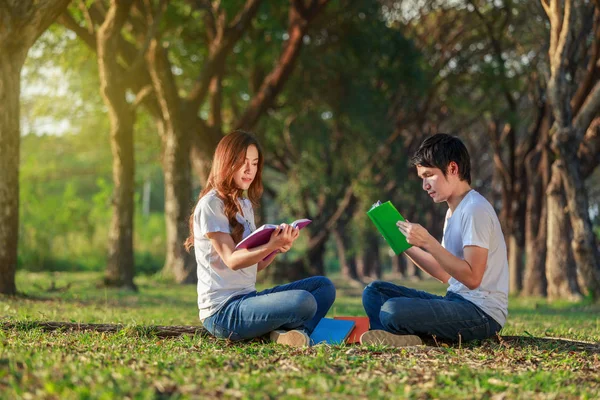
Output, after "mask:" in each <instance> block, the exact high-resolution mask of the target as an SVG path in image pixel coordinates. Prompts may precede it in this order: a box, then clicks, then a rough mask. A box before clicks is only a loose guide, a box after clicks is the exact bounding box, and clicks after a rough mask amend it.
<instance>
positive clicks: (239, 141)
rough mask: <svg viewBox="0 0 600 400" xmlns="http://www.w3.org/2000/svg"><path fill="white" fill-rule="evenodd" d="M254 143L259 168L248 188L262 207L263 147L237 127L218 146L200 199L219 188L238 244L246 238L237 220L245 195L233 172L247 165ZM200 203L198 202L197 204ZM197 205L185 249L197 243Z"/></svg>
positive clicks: (191, 219)
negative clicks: (249, 149)
mask: <svg viewBox="0 0 600 400" xmlns="http://www.w3.org/2000/svg"><path fill="white" fill-rule="evenodd" d="M251 145H254V146H256V148H257V149H258V166H257V167H258V168H257V170H256V176H255V178H254V180H253V181H252V183H251V184H250V187H249V188H248V198H249V199H250V201H251V202H252V205H253V206H255V207H256V206H258V201H259V199H260V196H261V195H262V192H263V184H262V169H263V162H264V160H263V155H262V150H261V148H260V146H259V144H258V141H257V140H256V138H255V137H254V135H252V134H250V133H248V132H244V131H241V130H236V131H234V132H231V133H230V134H228V135H226V136H225V137H223V139H221V141H220V142H219V144H218V145H217V149H216V150H215V155H214V157H213V163H212V167H211V169H210V174H209V175H208V181H207V182H206V186H205V187H204V190H202V192H201V193H200V196H198V201H200V199H201V198H202V197H203V196H204V195H205V194H207V193H208V192H210V191H211V190H212V189H215V190H216V191H217V195H218V196H219V198H221V200H223V204H224V206H225V207H224V211H225V216H226V217H227V219H228V220H229V226H230V227H231V237H232V238H233V241H234V242H235V243H238V242H239V241H240V240H242V235H243V233H244V226H243V225H242V224H240V223H239V222H238V220H237V219H236V214H237V213H238V212H239V213H240V214H243V213H242V209H241V208H240V204H239V202H238V198H239V197H241V195H242V193H243V190H242V189H240V188H238V187H237V186H236V185H235V182H234V181H233V174H234V173H235V172H236V171H238V170H239V169H240V168H242V166H243V165H244V162H245V161H246V151H247V150H248V147H250V146H251ZM197 205H198V203H196V206H197ZM196 206H194V209H192V214H191V215H190V220H189V225H190V236H188V238H187V239H186V241H185V243H184V246H185V249H186V250H187V251H188V252H189V251H190V249H191V248H192V247H193V246H194V210H195V209H196Z"/></svg>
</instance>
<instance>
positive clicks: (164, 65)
mask: <svg viewBox="0 0 600 400" xmlns="http://www.w3.org/2000/svg"><path fill="white" fill-rule="evenodd" d="M166 57H167V55H166V52H165V50H164V49H163V48H162V47H161V45H160V43H158V41H157V40H152V43H151V45H150V49H149V51H148V64H149V66H150V75H151V77H152V84H153V86H154V88H155V91H156V92H157V97H158V100H159V105H160V108H161V113H162V121H164V122H163V123H162V126H160V129H162V130H163V134H162V138H163V141H162V142H163V172H164V175H165V221H166V230H167V254H166V260H165V265H164V267H163V274H165V275H166V276H171V277H173V278H174V279H175V281H176V282H178V283H195V282H197V275H196V262H195V260H194V257H193V256H192V254H190V253H188V252H187V251H185V248H184V247H183V243H184V241H185V239H186V238H187V236H188V234H189V225H188V218H189V215H190V212H191V203H192V201H191V200H192V199H191V195H192V188H191V176H190V151H189V146H190V140H189V134H188V132H187V130H186V129H185V127H184V126H183V124H182V123H181V121H182V118H181V115H180V114H181V112H182V110H181V101H180V99H179V97H178V94H177V89H176V86H175V82H174V78H173V75H172V74H171V71H170V70H169V69H168V66H169V63H168V61H167V59H166Z"/></svg>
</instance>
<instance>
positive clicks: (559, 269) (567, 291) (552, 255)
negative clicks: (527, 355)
mask: <svg viewBox="0 0 600 400" xmlns="http://www.w3.org/2000/svg"><path fill="white" fill-rule="evenodd" d="M562 168H564V164H563V162H562V161H561V160H557V161H555V162H554V164H553V165H552V177H551V179H550V184H549V185H548V192H547V207H548V238H547V249H548V254H547V257H546V279H547V281H548V299H549V300H555V299H560V298H563V299H565V298H566V299H573V300H575V299H578V298H579V297H580V295H581V294H580V292H579V291H578V290H577V287H576V281H575V282H573V280H572V277H573V276H574V273H573V272H572V271H575V261H574V259H573V254H572V252H571V246H570V243H569V242H570V238H571V235H570V232H571V226H570V223H569V220H568V216H567V203H566V200H565V197H564V192H563V184H562V172H561V169H562Z"/></svg>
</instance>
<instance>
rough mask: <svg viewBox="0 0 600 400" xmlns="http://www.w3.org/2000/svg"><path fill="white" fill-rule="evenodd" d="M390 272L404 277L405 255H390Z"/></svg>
mask: <svg viewBox="0 0 600 400" xmlns="http://www.w3.org/2000/svg"><path fill="white" fill-rule="evenodd" d="M392 274H394V275H396V276H398V277H404V278H405V277H406V257H405V256H404V255H403V254H400V255H398V256H397V255H395V254H394V255H393V256H392Z"/></svg>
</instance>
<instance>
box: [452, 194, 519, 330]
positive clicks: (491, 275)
mask: <svg viewBox="0 0 600 400" xmlns="http://www.w3.org/2000/svg"><path fill="white" fill-rule="evenodd" d="M450 214H451V213H450V209H448V212H447V213H446V221H445V223H444V237H443V239H442V246H444V248H445V249H446V250H448V251H449V252H450V253H452V254H453V255H454V256H456V257H458V258H460V259H464V254H463V248H464V247H465V246H479V247H482V248H485V249H487V250H488V258H487V265H486V268H485V273H484V274H483V279H482V280H481V284H480V285H479V287H478V288H477V289H474V290H471V289H469V288H468V287H466V286H465V285H463V284H462V283H460V282H459V281H458V280H456V279H454V278H450V280H449V281H448V284H449V287H448V291H450V292H454V293H458V294H459V295H461V296H462V297H464V298H465V299H467V300H469V301H470V302H472V303H474V304H475V305H477V306H478V307H479V308H481V309H482V310H483V311H484V312H485V313H486V314H488V315H489V316H490V317H492V318H494V319H495V320H496V322H498V323H499V324H500V326H504V324H505V322H506V317H507V315H508V258H507V255H506V243H505V242H504V235H503V234H502V228H501V226H500V221H499V220H498V216H497V215H496V211H495V210H494V208H493V207H492V205H491V204H490V203H489V202H488V201H487V200H486V199H485V197H483V196H482V195H480V194H479V193H478V192H476V191H475V190H471V191H470V192H469V193H467V195H466V196H465V197H464V198H463V199H462V201H461V202H460V203H459V204H458V206H457V207H456V209H455V210H454V213H452V214H451V216H449V215H450Z"/></svg>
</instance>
